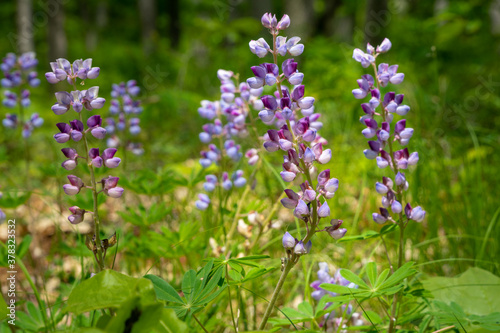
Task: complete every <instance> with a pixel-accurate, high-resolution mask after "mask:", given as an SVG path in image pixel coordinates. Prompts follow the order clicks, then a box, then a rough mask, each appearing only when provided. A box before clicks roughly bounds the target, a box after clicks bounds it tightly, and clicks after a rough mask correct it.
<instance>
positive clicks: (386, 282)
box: [320, 262, 417, 301]
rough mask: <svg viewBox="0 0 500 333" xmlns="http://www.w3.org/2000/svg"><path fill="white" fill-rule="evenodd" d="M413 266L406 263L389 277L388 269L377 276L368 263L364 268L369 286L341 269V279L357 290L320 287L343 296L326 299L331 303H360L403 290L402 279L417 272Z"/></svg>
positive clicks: (374, 267)
mask: <svg viewBox="0 0 500 333" xmlns="http://www.w3.org/2000/svg"><path fill="white" fill-rule="evenodd" d="M414 265H415V264H414V263H413V262H408V263H406V264H404V265H403V266H401V268H399V269H398V270H396V271H395V272H394V274H391V275H389V269H385V270H384V271H382V273H380V275H378V274H377V268H376V265H375V263H369V264H368V265H367V266H366V275H367V276H368V280H369V281H370V285H368V284H367V283H366V282H365V281H364V280H363V279H362V278H361V277H360V276H358V275H356V274H354V273H353V272H351V271H349V270H347V269H342V270H341V271H340V274H341V275H342V277H344V278H345V279H347V280H348V281H350V282H352V283H354V284H356V285H358V288H350V287H345V286H341V285H336V284H329V283H323V284H321V285H320V287H321V288H323V289H325V290H328V291H332V292H334V293H338V294H340V295H343V296H344V298H342V297H341V298H337V297H332V298H327V299H331V300H332V301H334V300H337V301H339V300H341V299H342V300H343V299H348V300H358V301H361V300H364V299H370V298H375V297H383V296H391V295H394V294H395V293H397V292H399V291H400V290H401V289H403V288H404V286H405V285H404V283H403V280H404V279H406V278H408V277H410V276H412V275H414V274H415V273H416V272H417V271H416V270H415V269H414V268H413V266H414Z"/></svg>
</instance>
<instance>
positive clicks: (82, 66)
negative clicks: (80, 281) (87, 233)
mask: <svg viewBox="0 0 500 333" xmlns="http://www.w3.org/2000/svg"><path fill="white" fill-rule="evenodd" d="M50 65H51V67H52V72H48V73H46V74H45V77H46V78H47V81H49V82H50V83H57V82H59V81H64V80H66V81H67V82H68V83H69V84H70V85H72V88H73V89H74V90H73V91H71V92H67V91H60V92H57V93H55V96H56V99H57V103H56V104H54V105H53V106H52V111H53V112H54V113H55V114H56V115H62V114H64V113H66V112H67V111H69V109H73V111H75V112H76V113H77V114H78V119H74V120H72V121H70V122H69V124H68V123H57V128H58V129H59V133H56V134H55V135H54V139H55V140H56V141H57V142H58V143H66V142H68V141H70V140H72V141H75V142H80V141H83V146H84V147H83V149H84V153H83V154H82V153H78V151H77V149H75V148H63V149H61V151H62V153H63V154H64V156H65V157H66V158H67V159H66V160H65V161H64V162H63V163H62V167H63V168H64V169H66V170H73V169H75V168H76V167H77V165H78V161H79V160H80V159H82V160H84V161H86V165H87V167H88V169H89V171H90V180H89V181H88V182H86V183H84V181H83V180H82V179H81V178H79V177H77V176H75V175H69V176H68V180H69V184H65V185H63V190H64V192H65V193H66V194H67V195H76V194H78V193H80V191H81V190H82V189H83V188H87V189H90V190H91V191H92V196H93V201H94V209H93V212H88V211H86V210H85V209H82V208H80V207H77V206H73V207H70V208H69V210H70V211H71V215H70V216H69V217H68V220H69V221H70V222H71V223H72V224H78V223H81V222H82V221H83V220H84V216H85V214H86V213H91V214H92V215H93V218H94V236H93V238H92V239H91V240H90V241H89V242H87V246H88V247H89V249H91V250H92V251H93V253H94V256H95V259H96V261H97V263H98V266H99V268H100V270H102V269H103V268H104V261H103V260H104V258H105V255H106V250H107V248H108V247H110V246H112V245H113V244H112V243H110V242H109V241H108V240H103V241H101V239H100V236H99V227H100V221H99V212H98V201H97V196H98V194H100V193H103V194H104V195H107V196H109V197H112V198H119V197H121V196H122V194H123V188H121V187H119V186H118V179H119V178H118V177H113V176H108V177H105V178H103V179H101V180H100V181H97V180H96V178H95V173H94V168H101V167H106V168H116V167H117V166H118V165H119V164H120V161H121V160H120V158H118V157H115V154H116V151H117V149H116V148H107V149H105V150H104V151H103V152H102V153H101V152H100V151H99V148H89V144H90V140H91V137H94V138H96V139H104V138H105V136H106V129H105V128H104V127H102V118H101V116H100V115H92V116H90V117H88V118H86V117H85V116H84V112H82V111H83V110H84V109H85V110H87V111H93V110H94V109H101V108H102V107H103V106H104V103H105V99H104V98H102V97H98V92H99V87H97V86H95V87H91V88H89V89H87V90H81V91H80V90H77V89H76V82H77V80H78V79H80V80H82V81H84V80H86V79H94V78H96V77H97V76H98V75H99V68H98V67H92V59H87V60H85V61H82V60H75V61H74V62H73V64H71V63H70V62H69V61H68V60H66V59H57V61H56V62H51V63H50ZM82 84H83V82H82ZM85 125H86V126H85ZM80 149H81V147H80ZM86 184H87V185H86ZM98 184H100V187H101V189H100V190H99V191H98Z"/></svg>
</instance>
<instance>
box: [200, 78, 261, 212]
mask: <svg viewBox="0 0 500 333" xmlns="http://www.w3.org/2000/svg"><path fill="white" fill-rule="evenodd" d="M217 77H218V78H219V80H220V82H221V86H220V91H221V98H220V100H218V101H213V102H212V101H207V100H204V101H202V102H201V107H200V108H199V109H198V113H199V114H200V116H201V117H202V118H205V119H207V120H209V121H210V122H209V123H207V124H205V125H203V127H202V129H203V131H202V132H201V133H200V134H199V138H200V141H201V142H203V143H205V144H208V149H207V150H203V151H202V152H201V158H200V164H201V166H202V167H203V168H208V167H210V166H211V165H219V166H220V170H221V172H219V175H213V174H209V175H207V176H206V180H205V183H204V184H203V188H204V190H205V191H206V192H213V191H214V190H215V189H216V188H217V187H220V188H222V189H223V190H225V191H229V190H231V188H232V187H233V186H234V187H237V188H239V187H243V186H245V184H246V182H247V180H246V178H244V177H243V171H242V170H236V171H234V172H233V173H232V174H231V175H230V174H229V173H228V170H229V168H227V167H226V161H227V162H232V163H236V162H238V161H239V160H240V159H241V157H242V156H243V153H242V152H241V146H240V145H239V144H238V143H237V141H235V140H237V139H238V138H240V139H241V138H245V137H247V136H248V129H247V123H246V122H247V116H248V115H249V112H250V108H251V107H252V108H253V109H260V108H262V102H261V100H260V99H259V96H260V95H261V94H262V91H263V88H262V87H259V88H252V87H250V85H248V84H247V83H246V82H241V83H238V77H237V75H235V74H234V73H233V72H231V71H227V70H223V69H220V70H218V71H217ZM256 156H257V159H258V155H256ZM254 161H256V159H255V158H254ZM198 198H199V200H197V201H196V207H197V208H198V209H200V210H205V209H206V208H207V207H208V206H209V204H210V198H209V196H208V195H206V194H204V193H200V194H199V195H198Z"/></svg>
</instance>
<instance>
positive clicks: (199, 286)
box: [194, 259, 214, 295]
mask: <svg viewBox="0 0 500 333" xmlns="http://www.w3.org/2000/svg"><path fill="white" fill-rule="evenodd" d="M213 264H214V260H213V259H211V260H210V261H209V262H208V263H207V264H206V265H205V266H204V267H203V268H202V269H201V270H200V271H199V272H198V274H197V277H196V283H195V290H194V294H195V295H198V294H199V293H200V291H201V290H203V288H204V287H205V285H206V284H207V279H208V276H209V274H210V272H211V270H212V266H213Z"/></svg>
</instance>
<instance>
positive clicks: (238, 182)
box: [231, 170, 247, 187]
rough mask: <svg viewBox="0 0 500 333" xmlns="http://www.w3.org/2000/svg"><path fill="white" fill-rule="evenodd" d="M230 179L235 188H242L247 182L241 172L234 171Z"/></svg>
mask: <svg viewBox="0 0 500 333" xmlns="http://www.w3.org/2000/svg"><path fill="white" fill-rule="evenodd" d="M231 179H232V180H233V184H234V186H235V187H243V186H245V184H246V183H247V180H246V179H245V178H244V177H243V171H242V170H236V171H235V172H234V173H233V175H232V176H231Z"/></svg>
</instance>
